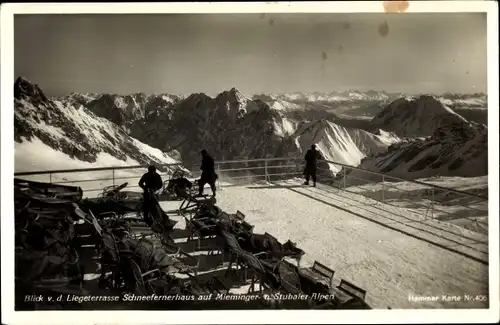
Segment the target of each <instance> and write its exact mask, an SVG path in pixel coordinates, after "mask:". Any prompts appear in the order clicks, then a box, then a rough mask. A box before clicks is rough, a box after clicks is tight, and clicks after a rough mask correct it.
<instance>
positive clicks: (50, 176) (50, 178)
mask: <svg viewBox="0 0 500 325" xmlns="http://www.w3.org/2000/svg"><path fill="white" fill-rule="evenodd" d="M49 183H50V184H52V173H49Z"/></svg>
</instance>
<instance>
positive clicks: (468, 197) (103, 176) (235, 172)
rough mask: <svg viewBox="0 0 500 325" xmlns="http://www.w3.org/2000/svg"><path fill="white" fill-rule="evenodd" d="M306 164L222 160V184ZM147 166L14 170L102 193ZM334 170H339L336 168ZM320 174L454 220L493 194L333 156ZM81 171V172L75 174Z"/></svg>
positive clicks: (484, 207) (297, 171) (291, 172)
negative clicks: (370, 167) (372, 168)
mask: <svg viewBox="0 0 500 325" xmlns="http://www.w3.org/2000/svg"><path fill="white" fill-rule="evenodd" d="M303 167H304V166H303V159H302V158H296V157H285V158H261V159H245V160H227V161H218V162H216V171H217V173H218V175H219V178H218V181H217V187H218V188H219V189H220V188H224V187H227V186H234V185H243V184H249V183H253V182H257V181H266V182H273V181H278V180H283V179H287V178H295V177H301V176H302V172H303ZM157 168H158V171H159V173H160V175H162V177H163V178H164V180H165V179H168V178H170V177H171V175H172V174H173V173H174V172H175V170H177V169H183V170H185V171H189V174H190V177H191V178H196V177H198V176H199V175H200V174H201V171H200V170H199V167H197V166H190V167H189V168H186V167H185V166H183V165H182V164H180V163H177V164H162V165H157ZM145 170H146V167H145V166H142V165H135V166H115V167H98V168H84V169H66V170H45V171H32V172H19V173H15V174H14V175H15V177H18V178H25V179H30V180H34V181H41V182H50V183H58V184H67V185H69V184H77V186H79V187H81V188H82V189H83V190H84V194H85V195H87V196H88V197H92V196H97V195H98V194H99V193H100V192H102V190H103V188H104V187H106V186H111V185H119V184H122V183H125V182H128V183H129V185H128V186H127V188H126V189H127V190H129V189H139V186H138V182H139V179H140V177H141V176H142V175H143V173H144V172H145ZM335 170H337V171H338V170H340V172H337V173H335V172H334V171H335ZM82 174H83V177H82ZM89 174H91V175H89ZM317 174H318V183H322V184H326V185H330V186H331V187H332V188H337V189H339V190H342V191H346V192H351V193H357V194H360V195H362V196H364V197H368V198H371V199H374V200H376V201H378V202H382V203H385V204H391V205H396V206H399V207H402V208H406V209H408V210H411V211H413V212H415V213H418V214H421V215H423V216H424V217H425V218H429V217H430V218H438V219H440V220H450V219H454V218H457V219H458V218H475V217H485V216H487V215H488V197H487V196H484V195H479V194H477V193H470V192H466V191H460V190H457V189H453V188H447V187H443V186H439V185H435V184H430V183H425V182H422V181H416V180H409V179H404V178H400V177H395V176H389V175H386V174H383V173H379V172H374V171H370V170H366V169H362V168H359V167H354V166H349V165H346V164H343V163H338V162H334V161H329V160H324V161H322V162H320V163H319V166H318V172H317ZM78 175H80V176H81V177H79V178H78V177H75V176H78ZM405 193H406V194H405ZM89 194H90V195H89ZM402 203H403V205H401V204H402ZM404 204H406V205H404ZM477 222H481V221H480V220H479V221H477Z"/></svg>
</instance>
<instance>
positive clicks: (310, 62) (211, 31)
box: [14, 13, 487, 95]
mask: <svg viewBox="0 0 500 325" xmlns="http://www.w3.org/2000/svg"><path fill="white" fill-rule="evenodd" d="M385 22H386V24H385ZM14 28H15V32H14V33H15V34H14V42H15V53H14V58H15V75H16V77H17V76H24V77H27V78H28V79H30V80H32V81H33V82H35V83H37V84H39V85H40V86H41V87H42V89H43V90H44V91H45V92H46V93H47V94H48V95H63V94H67V93H69V92H72V91H75V92H111V93H118V94H128V93H134V92H145V93H154V92H168V93H176V94H187V93H193V92H205V93H207V94H210V95H214V94H216V93H218V92H221V91H223V90H227V89H230V88H231V87H236V88H237V89H239V90H240V91H241V92H243V93H246V94H255V93H271V92H274V93H275V92H292V91H307V92H312V91H318V92H330V91H334V90H345V89H352V88H356V89H360V90H368V89H376V90H386V91H389V92H407V93H425V92H433V93H442V92H446V91H450V92H486V71H487V60H486V44H487V38H486V14H483V13H436V14H429V13H422V14H418V13H411V14H410V13H409V14H360V13H356V14H225V15H223V14H217V15H214V14H211V15H208V14H189V15H187V14H186V15H180V14H175V15H164V14H159V15H69V14H68V15H16V16H15V27H14Z"/></svg>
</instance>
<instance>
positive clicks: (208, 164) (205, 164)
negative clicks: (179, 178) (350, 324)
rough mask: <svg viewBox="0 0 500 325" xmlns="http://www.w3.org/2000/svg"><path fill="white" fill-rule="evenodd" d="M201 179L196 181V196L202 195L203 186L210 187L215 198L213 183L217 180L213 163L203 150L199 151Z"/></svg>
mask: <svg viewBox="0 0 500 325" xmlns="http://www.w3.org/2000/svg"><path fill="white" fill-rule="evenodd" d="M201 157H202V158H201V170H202V172H201V177H200V179H199V180H198V187H199V191H198V195H199V196H202V195H203V187H204V186H205V184H208V185H210V188H211V189H212V196H214V197H215V181H216V180H217V174H216V173H215V163H214V159H213V158H212V157H210V155H209V154H208V153H207V151H206V150H205V149H203V150H202V151H201Z"/></svg>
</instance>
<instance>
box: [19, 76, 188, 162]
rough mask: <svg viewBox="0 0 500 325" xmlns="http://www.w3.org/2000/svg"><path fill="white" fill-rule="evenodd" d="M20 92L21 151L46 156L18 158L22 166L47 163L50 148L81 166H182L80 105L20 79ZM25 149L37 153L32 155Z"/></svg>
mask: <svg viewBox="0 0 500 325" xmlns="http://www.w3.org/2000/svg"><path fill="white" fill-rule="evenodd" d="M14 93H15V99H14V139H15V141H16V151H19V152H25V153H26V154H28V153H29V152H32V151H31V150H35V151H36V152H32V154H33V155H39V156H40V157H36V156H29V157H28V156H26V157H23V156H19V155H17V154H16V165H18V163H19V166H21V167H22V165H23V164H24V163H23V162H22V161H21V160H22V159H26V160H29V161H30V162H33V161H36V160H37V159H39V160H40V161H42V160H44V157H43V155H44V150H43V148H46V147H45V146H47V147H50V148H52V149H53V150H55V151H57V152H60V153H62V154H64V155H66V156H67V157H68V159H69V161H74V162H75V163H77V162H78V161H81V162H88V163H96V162H99V161H100V162H101V163H104V164H106V161H108V163H109V164H112V165H116V164H119V162H122V163H126V164H145V165H147V164H162V163H163V164H165V163H178V161H177V160H175V159H173V158H172V157H170V156H168V155H166V154H164V153H163V152H161V151H160V150H158V149H156V148H152V147H150V146H148V145H146V144H144V143H142V142H140V141H138V140H136V139H134V138H132V137H130V136H129V135H128V134H127V133H126V132H125V131H124V130H122V129H121V128H119V127H118V126H117V125H116V124H114V123H112V122H110V121H109V120H107V119H105V118H101V117H98V116H96V115H94V114H93V113H92V112H90V111H88V110H87V109H86V108H84V107H82V106H80V105H74V104H73V103H72V102H71V100H69V99H66V100H63V101H60V100H51V99H48V98H47V97H46V96H45V94H44V93H43V91H42V90H41V89H40V88H39V87H38V86H37V85H34V84H32V83H30V82H29V81H28V80H26V79H23V78H18V79H17V80H16V82H15V85H14ZM41 143H42V144H43V146H40V150H36V146H35V145H36V144H41ZM24 147H29V148H31V149H30V151H26V150H25V148H24ZM103 157H104V158H103ZM103 159H104V160H103ZM54 164H55V165H56V164H57V161H54ZM24 165H25V167H24V168H28V166H29V165H33V163H29V164H24ZM26 165H28V166H26Z"/></svg>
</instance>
